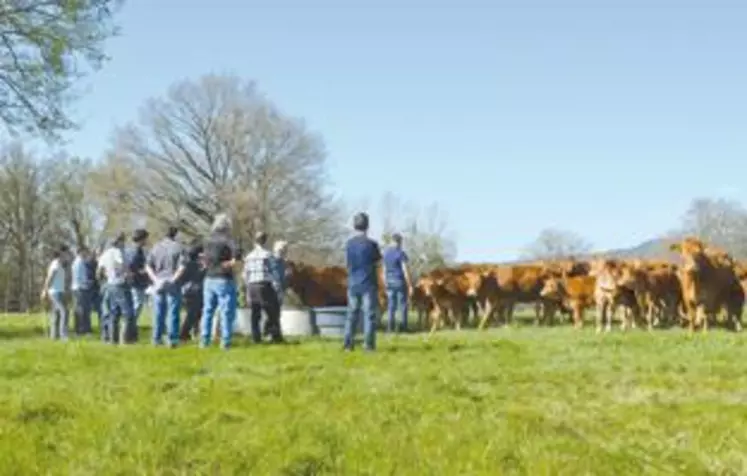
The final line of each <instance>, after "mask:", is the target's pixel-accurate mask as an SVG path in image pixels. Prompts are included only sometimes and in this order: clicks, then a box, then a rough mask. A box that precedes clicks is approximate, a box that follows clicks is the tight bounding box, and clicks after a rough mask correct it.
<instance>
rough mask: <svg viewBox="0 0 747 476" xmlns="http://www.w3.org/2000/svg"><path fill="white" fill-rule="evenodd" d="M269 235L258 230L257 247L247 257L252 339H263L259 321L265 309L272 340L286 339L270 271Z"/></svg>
mask: <svg viewBox="0 0 747 476" xmlns="http://www.w3.org/2000/svg"><path fill="white" fill-rule="evenodd" d="M266 246H267V234H266V233H264V232H259V233H257V235H256V236H255V238H254V249H253V250H252V252H251V253H249V254H248V255H246V258H245V259H244V281H245V282H246V285H247V296H248V297H249V302H250V303H251V309H252V318H251V319H252V322H251V326H252V340H253V341H254V342H255V343H258V342H261V341H262V333H261V329H260V322H261V320H262V311H263V310H264V311H265V314H267V331H268V333H269V334H270V336H271V338H272V341H273V342H275V343H279V342H282V341H283V335H282V333H281V331H280V306H279V305H278V296H277V292H276V291H275V288H274V286H273V285H272V282H273V275H272V272H271V261H272V259H273V256H272V253H271V252H270V251H269V250H268V249H267V248H266Z"/></svg>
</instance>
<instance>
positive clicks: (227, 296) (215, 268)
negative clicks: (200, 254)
mask: <svg viewBox="0 0 747 476" xmlns="http://www.w3.org/2000/svg"><path fill="white" fill-rule="evenodd" d="M232 229H233V224H232V223H231V219H230V218H229V217H228V215H226V214H224V213H221V214H219V215H217V216H216V217H215V219H214V220H213V225H212V226H211V227H210V236H209V237H208V239H207V240H206V241H205V244H204V256H205V281H203V283H202V286H203V289H202V299H203V305H202V323H201V324H200V327H201V329H200V331H201V332H200V347H202V348H207V347H208V346H210V338H211V337H212V332H213V316H214V314H215V311H217V310H218V308H219V307H220V308H221V310H222V316H221V317H222V319H221V332H220V339H221V348H223V349H225V350H227V349H229V348H230V347H231V340H232V338H233V325H234V321H236V310H237V306H238V293H237V292H236V281H235V278H234V267H235V266H236V264H237V262H238V261H239V260H237V254H236V246H235V244H234V241H233V240H232V239H231V230H232Z"/></svg>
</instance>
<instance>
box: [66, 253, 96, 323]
mask: <svg viewBox="0 0 747 476" xmlns="http://www.w3.org/2000/svg"><path fill="white" fill-rule="evenodd" d="M88 258H89V251H88V248H86V247H85V246H79V247H78V253H77V255H76V257H75V259H74V260H73V266H72V286H71V287H72V289H73V297H74V299H75V310H74V311H73V315H74V319H73V328H74V329H75V333H76V334H77V335H79V336H80V335H84V334H90V333H91V332H92V330H91V308H92V306H93V280H92V279H91V276H90V275H89V274H88V267H87V265H86V261H87V260H88Z"/></svg>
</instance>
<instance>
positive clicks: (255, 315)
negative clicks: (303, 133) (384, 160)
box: [42, 213, 412, 351]
mask: <svg viewBox="0 0 747 476" xmlns="http://www.w3.org/2000/svg"><path fill="white" fill-rule="evenodd" d="M353 228H354V230H355V231H356V234H355V236H353V237H352V238H350V239H349V240H348V241H347V244H346V250H345V251H346V253H345V255H346V257H345V259H346V266H347V273H348V296H347V297H348V316H347V319H346V324H345V334H344V344H343V345H344V349H345V350H352V349H353V346H354V339H353V338H354V333H355V329H356V328H357V321H358V319H359V317H360V315H361V314H362V317H363V319H364V326H363V327H364V332H363V333H364V339H363V340H364V349H365V350H369V351H371V350H374V349H375V347H376V327H377V323H378V314H379V313H378V266H379V264H380V263H381V261H383V265H384V277H385V285H386V292H387V301H388V314H389V316H388V317H389V319H388V326H387V327H388V330H389V331H390V332H393V331H395V313H396V312H397V310H398V308H399V310H400V311H401V313H402V327H401V329H402V330H406V329H407V312H408V309H407V303H408V300H409V297H410V296H411V295H412V281H411V277H410V273H409V271H408V266H407V262H408V257H407V254H406V253H405V251H404V250H403V249H402V236H401V235H399V234H395V235H394V236H393V237H392V238H393V241H394V245H393V246H391V247H389V248H388V249H386V250H385V252H384V254H383V256H382V253H381V250H380V248H379V245H378V243H377V242H376V241H374V240H373V239H371V238H370V237H369V236H368V228H369V219H368V215H367V214H365V213H359V214H357V215H356V216H355V217H354V219H353ZM178 232H179V230H178V228H177V227H175V226H172V227H170V228H169V229H168V231H167V233H166V235H165V236H164V237H163V238H162V239H161V240H159V241H158V242H156V243H155V244H154V245H153V247H152V248H151V249H150V250H148V251H146V246H147V245H148V240H149V233H148V232H147V231H146V230H144V229H138V230H135V232H134V233H133V235H132V245H131V246H129V247H125V244H126V243H125V242H126V237H125V235H124V233H120V234H118V235H117V236H116V237H115V238H114V239H113V240H111V242H110V243H109V244H108V245H107V247H106V248H105V249H104V250H103V251H102V252H101V253H100V254H99V255H98V256H95V255H94V254H93V253H91V252H90V250H88V249H87V248H86V247H84V246H80V247H78V249H77V250H76V251H77V253H76V256H75V257H74V258H73V257H72V256H71V252H70V249H69V248H68V247H67V246H62V247H60V248H59V249H58V250H56V252H55V254H54V257H53V260H52V262H51V263H50V265H49V268H48V272H47V276H46V279H45V282H44V287H43V291H42V299H45V298H48V299H49V302H50V304H51V311H52V312H51V314H50V315H51V319H50V322H49V331H50V337H51V338H53V339H67V338H68V315H69V314H68V309H67V303H68V298H67V297H68V296H69V292H68V279H67V269H68V266H67V265H68V264H69V262H70V261H71V259H72V266H71V273H70V275H71V279H70V280H69V281H70V283H69V284H70V286H69V289H70V290H72V294H73V296H74V303H75V304H74V325H73V328H74V332H75V334H76V335H86V334H91V333H92V325H91V315H92V313H93V312H96V313H97V314H98V317H99V327H100V330H101V338H102V339H103V340H104V341H105V342H109V343H124V344H127V343H133V342H136V341H137V340H138V319H139V317H140V314H141V312H142V309H143V305H144V303H145V301H146V297H147V295H149V294H150V295H151V296H152V303H153V326H152V331H153V334H152V342H153V344H154V345H163V344H164V338H165V341H166V342H165V344H166V345H168V346H169V347H176V346H177V345H178V344H179V342H180V341H185V340H189V339H190V338H192V337H193V336H194V337H197V338H198V339H199V342H200V345H201V346H202V347H207V346H209V345H210V343H211V341H212V339H211V338H212V336H213V334H214V333H215V332H216V331H217V328H218V327H220V344H221V347H222V348H224V349H227V348H229V347H230V346H231V340H232V335H233V328H234V322H235V320H236V315H237V308H238V294H239V293H238V286H237V284H236V282H235V271H236V269H237V267H238V266H239V263H241V262H243V280H244V283H245V285H246V297H247V301H248V304H249V306H250V308H251V336H252V340H253V341H254V342H261V341H262V340H263V337H264V336H268V335H269V337H270V339H271V341H272V342H275V343H279V342H282V341H283V335H282V330H281V326H280V310H281V308H282V304H283V300H284V295H285V289H286V282H287V276H286V275H287V273H286V262H285V256H286V252H287V243H286V242H283V241H280V242H276V243H275V246H274V250H273V251H270V250H269V249H268V248H267V241H268V239H267V235H266V234H265V233H264V232H259V233H257V234H256V236H255V237H254V238H255V239H254V249H252V251H251V252H249V253H248V254H247V255H246V256H245V257H244V258H243V259H242V258H241V256H240V253H241V252H240V250H237V248H236V246H235V243H234V241H233V240H232V238H231V236H232V223H231V220H230V219H229V217H228V216H227V215H225V214H221V215H218V216H217V217H216V218H215V220H214V222H213V224H212V226H211V229H210V235H209V236H208V237H207V238H205V239H204V240H201V239H195V240H193V241H192V242H191V243H190V244H189V245H188V246H184V245H182V244H181V243H180V242H179V241H177V234H178ZM182 307H184V308H185V311H186V312H185V317H184V319H183V320H181V319H180V317H181V310H182ZM219 309H220V311H221V313H220V315H221V319H220V326H217V325H216V326H213V323H214V317H215V313H216V312H217V311H218V310H219ZM263 311H264V313H265V314H266V316H267V319H266V321H265V328H264V329H261V328H260V327H261V320H262V312H263ZM216 324H217V322H216Z"/></svg>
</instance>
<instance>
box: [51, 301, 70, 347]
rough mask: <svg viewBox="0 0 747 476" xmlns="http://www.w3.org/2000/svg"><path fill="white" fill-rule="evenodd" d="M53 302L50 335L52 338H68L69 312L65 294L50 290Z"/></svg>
mask: <svg viewBox="0 0 747 476" xmlns="http://www.w3.org/2000/svg"><path fill="white" fill-rule="evenodd" d="M49 300H50V301H51V302H52V313H51V315H50V316H49V337H51V338H52V339H67V326H68V322H67V321H68V314H67V306H65V294H64V293H61V292H57V291H50V292H49Z"/></svg>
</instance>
